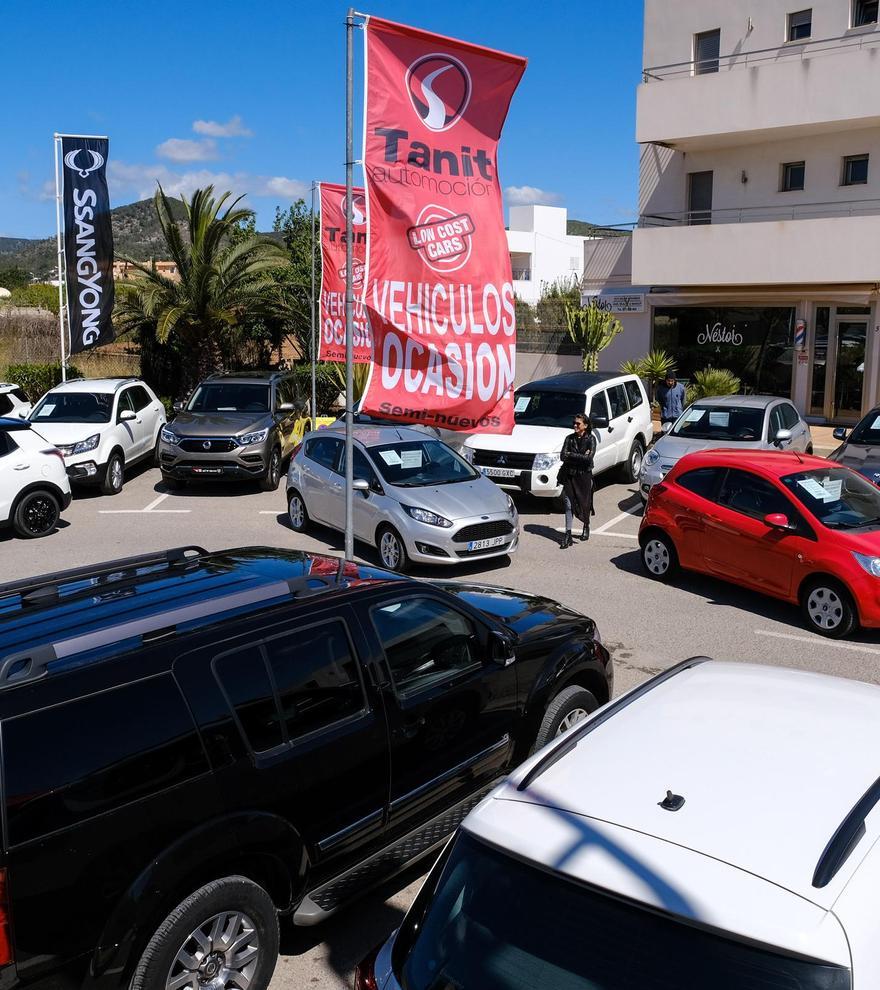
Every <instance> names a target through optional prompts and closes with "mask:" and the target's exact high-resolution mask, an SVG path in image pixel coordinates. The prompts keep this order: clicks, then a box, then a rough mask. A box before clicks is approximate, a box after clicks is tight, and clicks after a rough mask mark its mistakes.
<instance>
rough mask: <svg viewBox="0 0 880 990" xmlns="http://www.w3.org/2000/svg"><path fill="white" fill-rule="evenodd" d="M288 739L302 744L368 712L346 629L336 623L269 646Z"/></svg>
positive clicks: (298, 632)
mask: <svg viewBox="0 0 880 990" xmlns="http://www.w3.org/2000/svg"><path fill="white" fill-rule="evenodd" d="M263 645H264V647H265V649H266V654H267V657H268V660H269V667H270V669H271V671H272V677H273V679H274V680H275V686H276V687H277V689H278V700H279V702H280V704H281V718H282V722H283V724H284V725H285V726H286V728H287V734H288V737H289V738H290V739H291V740H293V739H298V738H300V737H302V736H305V735H308V734H309V733H310V732H316V731H318V730H319V729H324V728H327V727H328V726H330V725H333V724H334V723H336V722H339V721H341V720H342V719H344V718H350V717H351V716H353V715H358V714H360V713H361V712H363V711H365V710H366V707H367V700H366V697H365V695H364V688H363V685H362V683H361V678H360V669H359V664H358V661H357V660H356V659H355V656H354V650H353V648H352V646H351V643H350V641H349V638H348V632H347V630H346V628H345V624H344V623H343V622H342V621H341V620H339V619H334V620H333V621H332V622H322V623H320V624H319V625H315V626H310V627H307V628H305V629H297V630H296V635H294V636H291V635H290V632H285V633H284V634H283V635H281V636H276V637H273V638H272V639H268V640H266V641H265V642H264V644H263Z"/></svg>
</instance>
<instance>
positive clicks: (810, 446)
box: [806, 444, 813, 457]
mask: <svg viewBox="0 0 880 990" xmlns="http://www.w3.org/2000/svg"><path fill="white" fill-rule="evenodd" d="M806 452H807V453H808V454H809V455H810V457H812V456H813V445H812V444H809V445H808V446H807V450H806Z"/></svg>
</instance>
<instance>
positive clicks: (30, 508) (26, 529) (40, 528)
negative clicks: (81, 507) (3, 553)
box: [12, 488, 61, 540]
mask: <svg viewBox="0 0 880 990" xmlns="http://www.w3.org/2000/svg"><path fill="white" fill-rule="evenodd" d="M60 516H61V505H60V503H59V501H58V499H57V498H56V497H55V496H54V495H53V494H52V492H50V491H49V490H48V489H46V488H38V489H35V490H34V491H30V492H28V493H27V494H26V495H25V496H24V497H23V498H22V499H21V500H20V501H19V503H18V505H16V507H15V512H14V513H13V514H12V529H13V532H14V533H15V535H16V536H20V537H21V538H22V539H23V540H38V539H39V538H40V537H42V536H48V535H49V534H50V533H52V532H54V530H55V527H56V526H57V525H58V519H59V517H60Z"/></svg>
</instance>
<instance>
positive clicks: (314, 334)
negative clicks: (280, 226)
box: [312, 182, 318, 430]
mask: <svg viewBox="0 0 880 990" xmlns="http://www.w3.org/2000/svg"><path fill="white" fill-rule="evenodd" d="M315 185H316V183H314V182H313V183H312V429H313V430H314V429H316V428H317V422H318V378H317V375H318V372H317V362H318V334H317V325H316V323H315Z"/></svg>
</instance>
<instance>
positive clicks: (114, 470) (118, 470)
mask: <svg viewBox="0 0 880 990" xmlns="http://www.w3.org/2000/svg"><path fill="white" fill-rule="evenodd" d="M124 483H125V461H124V460H123V457H122V454H120V453H119V452H118V451H115V452H114V453H112V454H111V455H110V460H109V461H107V466H106V467H105V468H104V473H103V475H102V476H101V493H102V494H103V495H118V494H119V493H120V492H121V491H122V486H123V484H124Z"/></svg>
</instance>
